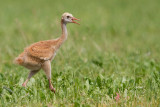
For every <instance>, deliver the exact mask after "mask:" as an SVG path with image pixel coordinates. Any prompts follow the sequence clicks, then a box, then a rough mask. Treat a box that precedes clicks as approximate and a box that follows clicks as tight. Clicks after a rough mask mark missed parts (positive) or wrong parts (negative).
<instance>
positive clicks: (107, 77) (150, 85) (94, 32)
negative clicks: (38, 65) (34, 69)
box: [0, 0, 160, 106]
mask: <svg viewBox="0 0 160 107" xmlns="http://www.w3.org/2000/svg"><path fill="white" fill-rule="evenodd" d="M159 4H160V1H159V0H14V1H13V0H5V1H4V0H1V1H0V99H1V103H0V104H2V105H3V106H4V105H8V106H9V105H11V104H14V103H17V105H22V106H24V105H26V104H30V105H31V106H33V105H34V104H35V105H37V104H38V105H39V106H42V105H48V104H50V105H52V104H54V105H56V104H57V105H59V104H62V105H65V104H68V105H83V104H84V105H85V104H87V105H95V104H97V105H99V104H100V105H105V106H109V105H114V104H117V103H116V101H115V99H114V97H115V96H116V93H119V94H120V96H121V100H120V101H119V102H120V103H119V104H120V105H122V106H123V105H129V104H133V105H136V104H137V105H138V104H139V105H145V104H148V105H153V104H155V106H157V105H159V101H160V97H159V96H160V85H159V84H160V61H159V60H160V56H159V53H160V43H159V41H160V26H159V25H160V6H159ZM64 12H69V13H71V14H73V16H74V17H76V18H79V19H81V21H80V26H79V25H75V24H68V25H67V28H68V39H67V41H66V42H65V43H64V44H63V45H62V47H61V48H60V50H59V51H58V53H57V56H56V57H55V60H54V61H53V62H52V77H53V78H52V79H53V84H54V86H55V88H56V89H57V93H56V94H53V93H52V94H51V93H50V91H49V90H48V84H47V79H46V77H45V75H44V73H43V72H42V71H41V73H38V74H37V75H36V76H35V77H34V78H32V80H31V82H30V85H29V87H28V88H26V89H24V88H22V87H21V83H22V82H23V81H24V79H26V78H27V75H28V71H27V70H26V69H24V68H23V67H19V66H16V65H13V63H12V62H13V59H14V58H15V57H17V56H18V54H19V53H21V52H22V51H23V49H24V48H25V47H26V46H29V45H30V44H32V43H34V42H38V41H42V40H49V39H54V38H57V37H59V36H60V35H61V27H60V19H61V15H62V14H63V13H64ZM4 87H6V88H4ZM35 93H36V94H35ZM24 96H25V99H23V97H24ZM22 100H23V101H22ZM42 101H44V102H42ZM15 105H16V104H15Z"/></svg>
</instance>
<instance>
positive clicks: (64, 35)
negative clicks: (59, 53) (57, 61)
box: [53, 19, 68, 49]
mask: <svg viewBox="0 0 160 107" xmlns="http://www.w3.org/2000/svg"><path fill="white" fill-rule="evenodd" d="M61 28H62V35H61V36H60V37H59V38H58V39H57V44H56V47H55V48H56V49H58V48H60V46H61V45H62V44H63V43H64V41H65V40H66V39H67V35H68V33H67V27H66V23H64V21H63V19H61ZM54 42H55V40H54ZM53 44H54V43H53Z"/></svg>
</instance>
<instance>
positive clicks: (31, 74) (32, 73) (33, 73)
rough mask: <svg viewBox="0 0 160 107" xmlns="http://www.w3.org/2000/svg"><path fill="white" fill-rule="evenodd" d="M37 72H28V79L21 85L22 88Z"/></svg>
mask: <svg viewBox="0 0 160 107" xmlns="http://www.w3.org/2000/svg"><path fill="white" fill-rule="evenodd" d="M38 71H39V70H34V71H30V73H29V75H28V78H27V79H26V81H25V82H24V83H23V84H22V86H23V87H26V86H27V83H28V81H29V80H30V78H31V77H32V76H33V75H35V74H36V73H37V72H38Z"/></svg>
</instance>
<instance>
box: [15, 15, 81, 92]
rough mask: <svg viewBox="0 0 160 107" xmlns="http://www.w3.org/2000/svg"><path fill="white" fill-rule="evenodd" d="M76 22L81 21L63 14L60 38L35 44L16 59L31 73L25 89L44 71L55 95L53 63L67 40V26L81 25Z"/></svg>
mask: <svg viewBox="0 0 160 107" xmlns="http://www.w3.org/2000/svg"><path fill="white" fill-rule="evenodd" d="M76 20H77V21H79V20H80V19H78V18H75V17H73V15H72V14H71V13H68V12H65V13H63V14H62V17H61V29H62V34H61V36H60V37H58V38H57V39H51V40H44V41H39V42H36V43H33V44H31V45H30V46H28V47H26V48H25V49H24V51H23V52H22V53H21V54H19V56H18V57H16V58H15V59H14V63H15V64H17V65H20V66H23V67H25V68H27V69H28V70H29V71H30V72H29V75H28V77H27V79H26V80H25V82H24V83H23V84H22V86H23V87H26V86H27V83H28V81H29V80H30V78H31V77H32V76H34V75H35V74H36V73H38V71H40V70H41V69H42V70H43V71H44V72H45V75H46V77H47V79H48V82H49V88H50V90H51V91H52V92H54V93H55V88H54V87H53V85H52V83H51V62H52V60H53V59H54V57H55V55H56V52H57V50H58V49H59V48H60V47H61V45H62V44H63V43H64V42H65V41H66V39H67V36H68V33H67V27H66V25H67V24H68V23H75V24H79V23H78V22H76Z"/></svg>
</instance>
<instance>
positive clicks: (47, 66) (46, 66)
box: [42, 61, 55, 93]
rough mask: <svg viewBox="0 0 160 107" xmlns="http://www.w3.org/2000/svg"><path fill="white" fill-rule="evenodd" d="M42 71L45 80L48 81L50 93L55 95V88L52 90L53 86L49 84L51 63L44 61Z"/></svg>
mask: <svg viewBox="0 0 160 107" xmlns="http://www.w3.org/2000/svg"><path fill="white" fill-rule="evenodd" d="M42 69H43V70H44V72H45V74H46V76H47V79H48V81H49V88H50V90H51V91H53V92H54V93H55V88H53V85H52V83H51V62H50V61H45V62H44V63H43V65H42Z"/></svg>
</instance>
